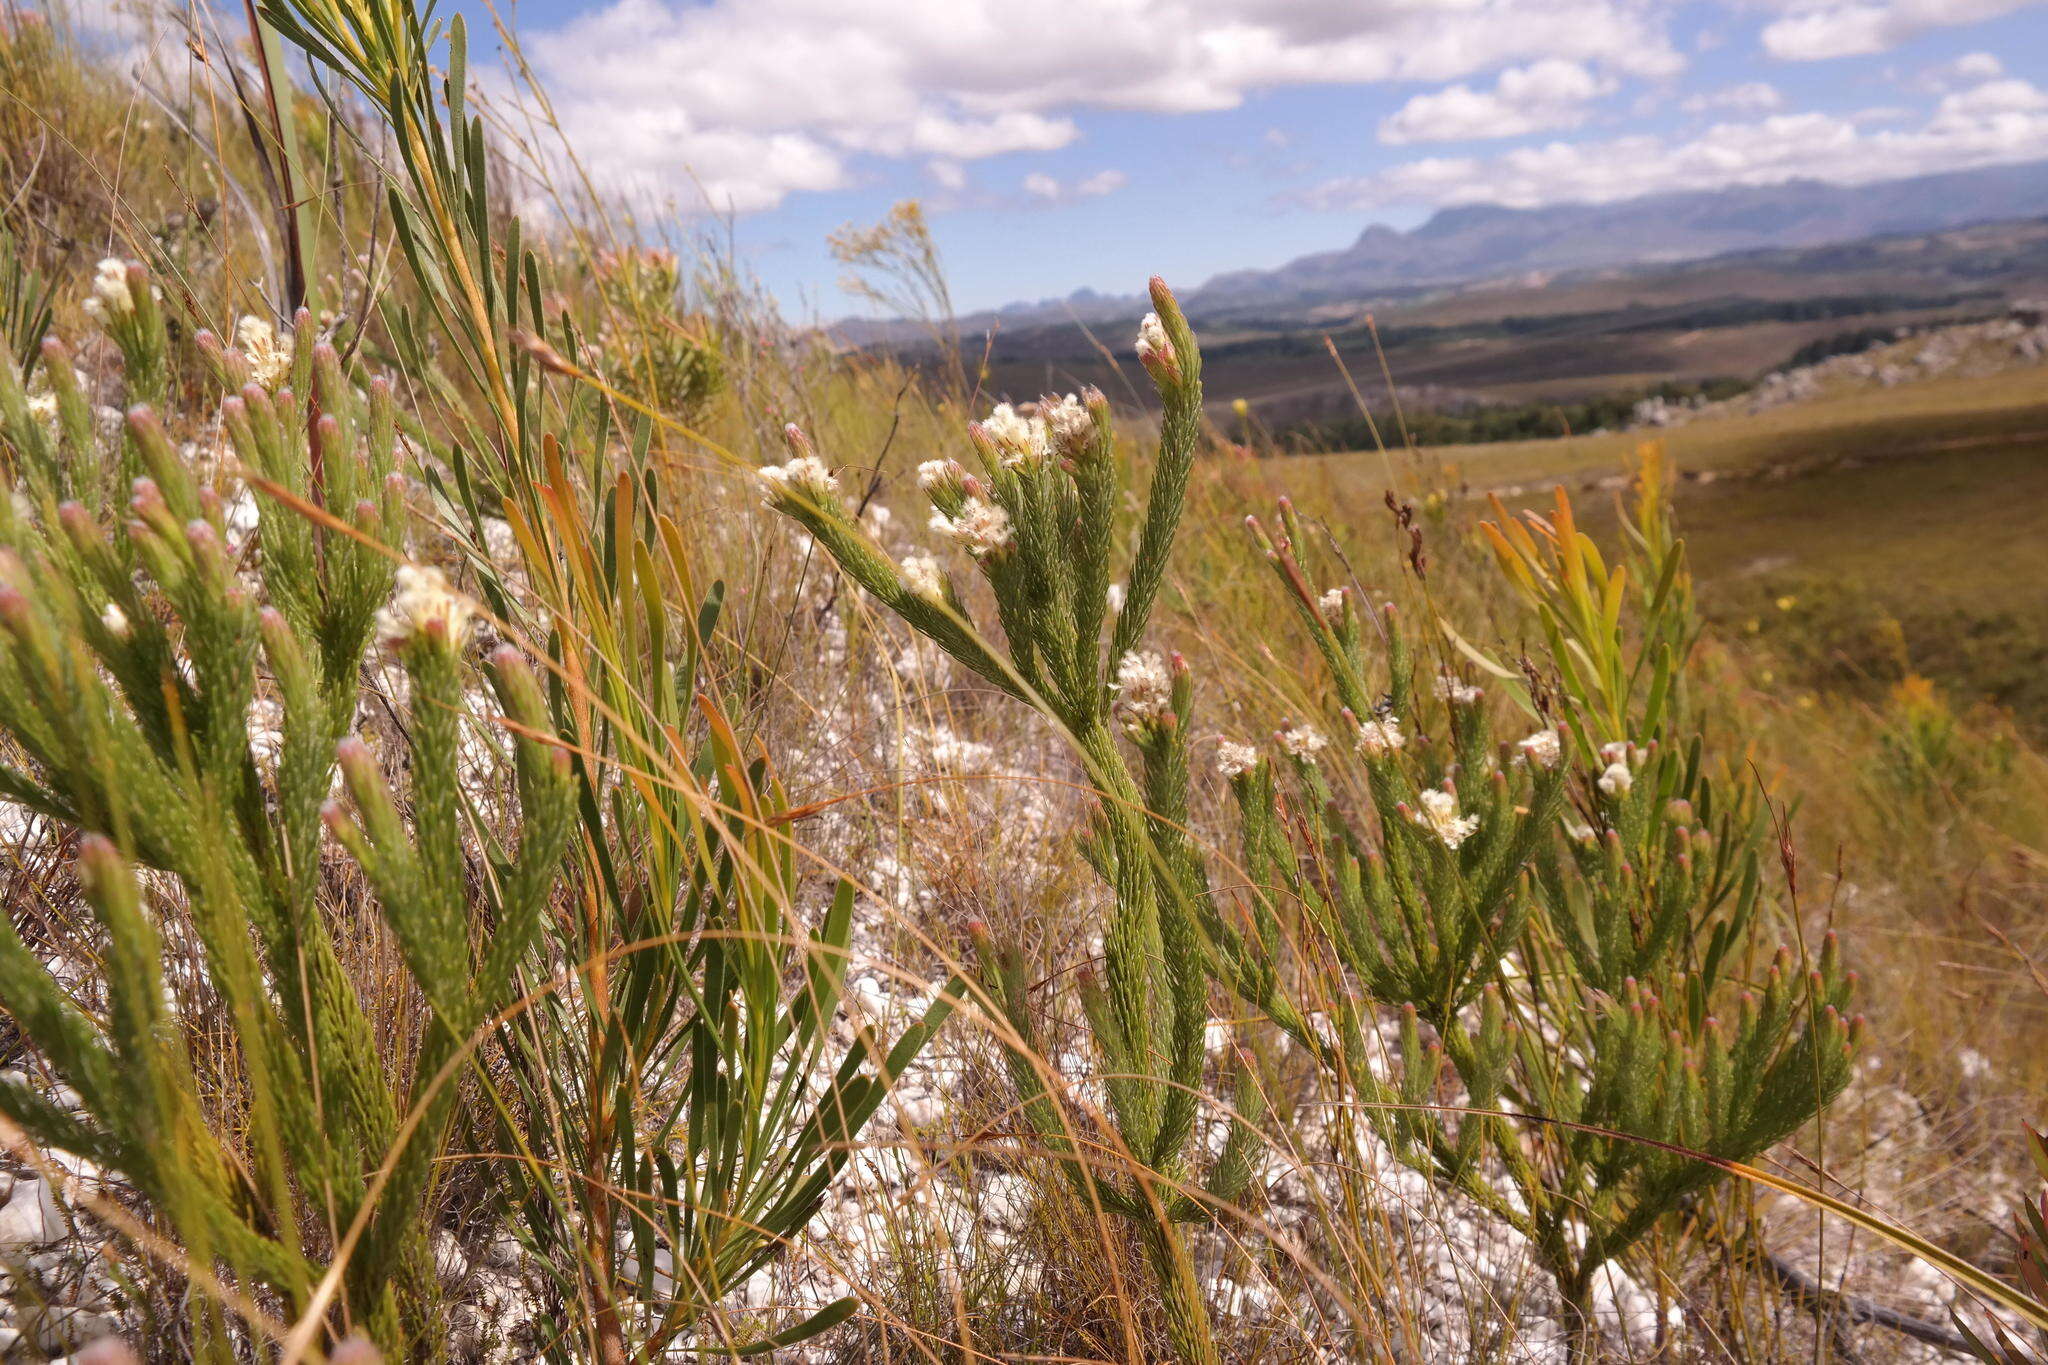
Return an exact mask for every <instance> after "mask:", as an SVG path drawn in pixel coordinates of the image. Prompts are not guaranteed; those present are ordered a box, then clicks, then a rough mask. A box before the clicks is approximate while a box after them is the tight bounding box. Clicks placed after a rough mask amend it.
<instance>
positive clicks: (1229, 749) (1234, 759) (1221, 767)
mask: <svg viewBox="0 0 2048 1365" xmlns="http://www.w3.org/2000/svg"><path fill="white" fill-rule="evenodd" d="M1258 766H1259V751H1258V750H1257V749H1254V748H1253V747H1252V746H1251V745H1249V744H1239V743H1238V742H1237V741H1236V740H1234V739H1226V740H1224V741H1223V742H1222V743H1221V744H1219V745H1217V746H1216V771H1217V772H1219V773H1222V774H1223V775H1224V776H1225V777H1231V778H1235V777H1243V776H1244V775H1245V774H1246V773H1248V772H1250V771H1251V770H1252V769H1254V768H1256V767H1258Z"/></svg>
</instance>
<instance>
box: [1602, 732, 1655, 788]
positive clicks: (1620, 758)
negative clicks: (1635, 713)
mask: <svg viewBox="0 0 2048 1365" xmlns="http://www.w3.org/2000/svg"><path fill="white" fill-rule="evenodd" d="M1642 757H1643V751H1642V750H1641V749H1638V748H1637V747H1636V746H1635V745H1634V744H1632V743H1630V742H1629V741H1628V740H1625V739H1617V740H1611V741H1609V742H1608V743H1606V744H1603V745H1601V746H1600V761H1601V762H1602V763H1605V764H1606V765H1607V770H1606V771H1605V772H1603V773H1601V774H1600V780H1599V782H1598V783H1597V784H1596V785H1598V786H1599V788H1600V790H1601V791H1603V792H1606V793H1607V794H1608V795H1609V796H1613V797H1623V796H1627V795H1628V792H1629V788H1631V787H1633V786H1635V784H1636V775H1635V765H1636V764H1637V763H1639V762H1641V761H1642Z"/></svg>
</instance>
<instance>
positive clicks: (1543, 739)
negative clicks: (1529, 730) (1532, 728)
mask: <svg viewBox="0 0 2048 1365" xmlns="http://www.w3.org/2000/svg"><path fill="white" fill-rule="evenodd" d="M1515 748H1517V749H1519V750H1521V753H1522V757H1523V758H1526V759H1527V760H1529V762H1531V763H1533V764H1535V765H1536V766H1537V767H1539V768H1555V767H1556V766H1557V763H1558V760H1559V759H1560V758H1562V757H1564V746H1563V745H1562V744H1561V743H1559V742H1558V738H1557V731H1555V730H1538V731H1537V732H1536V733H1534V734H1532V735H1530V736H1529V737H1528V738H1527V739H1519V740H1516V741H1515Z"/></svg>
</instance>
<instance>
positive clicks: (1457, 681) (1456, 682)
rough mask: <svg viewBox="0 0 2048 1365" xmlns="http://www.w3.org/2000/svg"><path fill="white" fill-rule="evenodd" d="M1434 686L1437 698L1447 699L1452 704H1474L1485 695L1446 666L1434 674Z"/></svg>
mask: <svg viewBox="0 0 2048 1365" xmlns="http://www.w3.org/2000/svg"><path fill="white" fill-rule="evenodd" d="M1435 686H1436V695H1437V700H1439V701H1447V702H1449V703H1451V704H1452V705H1453V706H1474V705H1477V704H1478V701H1479V699H1480V698H1481V697H1483V696H1485V695H1486V693H1485V692H1484V691H1483V690H1482V689H1480V688H1477V687H1474V686H1472V684H1470V683H1468V682H1465V681H1464V680H1463V679H1461V678H1460V677H1459V676H1458V675H1457V674H1455V673H1453V672H1451V670H1450V669H1448V668H1446V669H1444V670H1443V671H1442V672H1441V673H1438V674H1437V675H1436V684H1435Z"/></svg>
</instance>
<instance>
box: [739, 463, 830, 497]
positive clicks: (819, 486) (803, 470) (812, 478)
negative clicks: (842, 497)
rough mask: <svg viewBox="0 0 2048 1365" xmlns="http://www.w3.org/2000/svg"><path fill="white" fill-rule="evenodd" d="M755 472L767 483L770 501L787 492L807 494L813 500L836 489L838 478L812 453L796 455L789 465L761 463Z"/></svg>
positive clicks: (825, 495)
mask: <svg viewBox="0 0 2048 1365" xmlns="http://www.w3.org/2000/svg"><path fill="white" fill-rule="evenodd" d="M754 472H755V473H757V474H759V475H760V476H761V482H762V483H764V484H766V485H767V486H768V497H769V500H770V501H773V500H774V499H776V498H777V497H783V496H787V495H790V494H803V495H807V496H809V497H810V498H811V499H812V500H813V501H816V500H818V499H820V498H824V497H827V496H829V495H831V494H833V493H837V492H838V491H839V480H838V479H836V478H834V477H833V476H832V471H831V470H830V469H827V468H826V467H825V462H824V461H823V460H821V459H819V458H818V457H817V456H815V455H799V456H797V457H796V458H795V459H793V460H791V461H790V462H789V463H788V464H770V465H763V466H761V468H759V469H757V470H755V471H754Z"/></svg>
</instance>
